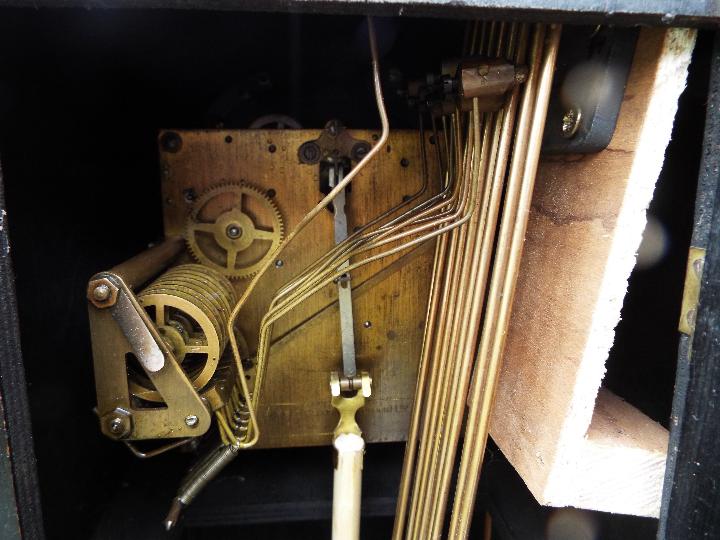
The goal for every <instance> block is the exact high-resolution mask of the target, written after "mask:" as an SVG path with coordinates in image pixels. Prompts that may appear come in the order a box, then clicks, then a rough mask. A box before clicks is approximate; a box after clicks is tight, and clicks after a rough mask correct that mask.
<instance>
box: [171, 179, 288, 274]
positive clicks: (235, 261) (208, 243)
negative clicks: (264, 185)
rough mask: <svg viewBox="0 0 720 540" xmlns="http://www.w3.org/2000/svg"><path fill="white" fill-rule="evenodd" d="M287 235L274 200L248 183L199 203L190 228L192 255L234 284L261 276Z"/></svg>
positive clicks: (213, 191)
mask: <svg viewBox="0 0 720 540" xmlns="http://www.w3.org/2000/svg"><path fill="white" fill-rule="evenodd" d="M284 234H285V230H284V225H283V218H282V215H281V214H280V211H279V210H278V207H277V206H276V205H275V203H274V202H273V200H272V199H271V198H270V197H268V196H267V195H266V194H265V192H264V191H262V190H260V189H258V188H256V187H255V186H252V185H250V184H247V183H245V182H242V183H238V184H220V185H218V186H214V187H212V188H210V189H208V190H207V191H206V192H205V193H203V194H202V195H201V196H200V197H199V198H198V199H197V201H196V202H195V204H194V206H193V210H192V212H191V213H190V215H189V216H188V219H187V224H186V226H185V241H186V242H187V245H188V250H189V251H190V253H191V254H192V256H193V257H194V258H195V259H196V260H197V261H198V262H200V263H202V264H204V265H207V266H209V267H210V268H215V269H216V270H218V271H220V272H222V273H223V274H224V275H225V276H227V277H229V278H230V279H240V278H248V277H251V276H253V275H254V274H256V273H257V272H258V271H259V270H260V267H261V266H262V265H263V264H264V263H265V261H266V259H267V257H269V256H270V255H271V254H272V253H273V252H274V251H275V248H277V247H278V246H279V245H280V242H282V240H283V237H284Z"/></svg>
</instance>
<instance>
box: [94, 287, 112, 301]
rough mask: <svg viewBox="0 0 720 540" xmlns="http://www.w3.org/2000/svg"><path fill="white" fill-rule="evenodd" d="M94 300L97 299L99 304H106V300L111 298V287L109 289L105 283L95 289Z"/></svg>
mask: <svg viewBox="0 0 720 540" xmlns="http://www.w3.org/2000/svg"><path fill="white" fill-rule="evenodd" d="M93 298H95V300H97V301H98V302H104V301H105V300H107V299H108V298H110V287H108V286H107V285H105V284H104V283H103V284H101V285H98V286H97V287H95V288H94V289H93Z"/></svg>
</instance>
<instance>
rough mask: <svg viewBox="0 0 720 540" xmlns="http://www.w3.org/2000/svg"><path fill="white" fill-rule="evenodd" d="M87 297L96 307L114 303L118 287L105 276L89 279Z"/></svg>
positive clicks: (106, 306) (101, 307)
mask: <svg viewBox="0 0 720 540" xmlns="http://www.w3.org/2000/svg"><path fill="white" fill-rule="evenodd" d="M86 294H87V299H88V300H90V303H91V304H93V305H94V306H95V307H96V308H98V309H103V308H108V307H110V306H113V305H115V302H116V301H117V297H118V288H117V287H116V286H115V285H113V283H112V282H111V281H110V280H109V279H107V278H100V279H91V280H90V282H88V286H87V292H86Z"/></svg>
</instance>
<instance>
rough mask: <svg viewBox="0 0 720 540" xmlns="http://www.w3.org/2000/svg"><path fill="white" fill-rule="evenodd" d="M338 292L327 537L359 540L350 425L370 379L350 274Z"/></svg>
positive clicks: (336, 175)
mask: <svg viewBox="0 0 720 540" xmlns="http://www.w3.org/2000/svg"><path fill="white" fill-rule="evenodd" d="M343 173H344V171H343V167H342V164H339V163H338V164H333V165H332V166H331V167H330V169H329V171H328V175H329V184H330V188H331V189H332V188H334V187H335V186H336V185H337V184H338V183H340V182H342V179H343ZM345 196H346V190H345V189H343V190H342V191H340V192H339V193H338V194H337V195H336V196H335V198H334V199H333V211H334V226H335V243H336V244H340V243H341V242H344V241H345V240H346V239H347V237H348V224H347V214H346V213H345V201H346V198H345ZM348 266H350V261H346V262H345V263H344V264H343V265H342V266H340V268H339V269H340V270H342V269H343V268H346V267H348ZM337 287H338V306H339V311H340V337H341V342H342V364H343V374H342V375H340V374H338V373H337V372H333V373H331V375H330V393H331V395H332V401H331V403H332V406H333V407H335V408H336V409H337V410H338V412H339V413H340V421H339V422H338V425H337V427H336V428H335V432H334V433H333V446H334V447H335V451H336V452H337V460H336V463H335V472H334V474H333V512H332V538H333V540H357V539H358V538H359V537H360V495H361V493H362V469H363V454H364V452H365V441H364V440H363V438H362V431H361V430H360V427H359V426H358V424H357V422H356V421H355V413H356V412H357V410H358V409H360V408H361V407H362V406H363V405H364V404H365V398H367V397H370V392H371V390H370V384H371V380H370V376H369V375H368V374H367V372H363V373H361V374H360V375H359V376H358V374H357V367H356V365H355V332H354V328H353V325H354V319H353V312H352V289H351V288H350V274H349V273H345V274H343V275H342V276H340V278H338V280H337Z"/></svg>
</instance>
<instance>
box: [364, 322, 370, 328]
mask: <svg viewBox="0 0 720 540" xmlns="http://www.w3.org/2000/svg"><path fill="white" fill-rule="evenodd" d="M363 326H364V327H365V328H370V327H371V326H372V322H370V321H365V322H364V323H363Z"/></svg>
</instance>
